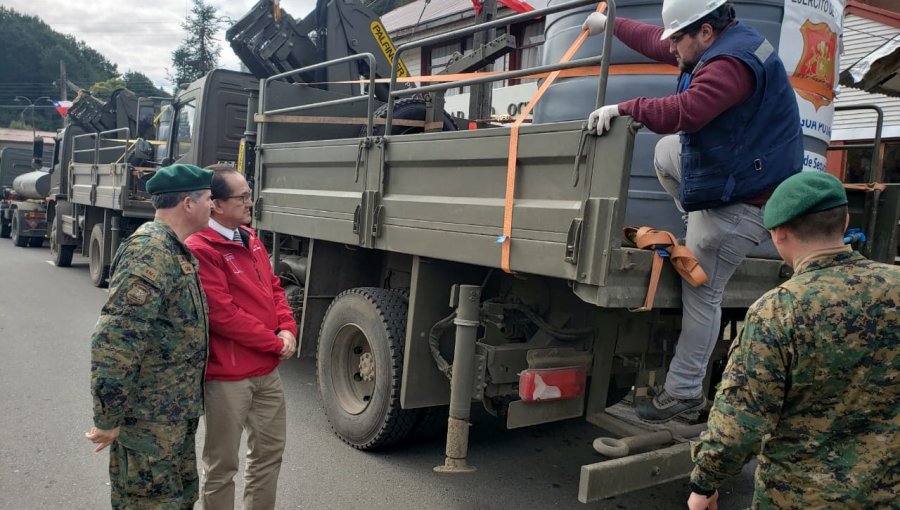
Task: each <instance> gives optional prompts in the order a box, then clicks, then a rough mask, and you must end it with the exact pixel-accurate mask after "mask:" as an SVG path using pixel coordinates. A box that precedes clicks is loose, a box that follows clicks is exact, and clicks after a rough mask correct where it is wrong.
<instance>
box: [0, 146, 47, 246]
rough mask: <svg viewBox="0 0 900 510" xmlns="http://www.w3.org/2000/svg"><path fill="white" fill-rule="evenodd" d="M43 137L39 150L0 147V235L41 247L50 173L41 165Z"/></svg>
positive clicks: (44, 233) (45, 220) (16, 241)
mask: <svg viewBox="0 0 900 510" xmlns="http://www.w3.org/2000/svg"><path fill="white" fill-rule="evenodd" d="M43 143H44V142H43V139H42V138H40V137H37V138H35V140H34V146H35V147H36V148H39V150H38V151H28V150H27V149H15V148H9V147H7V148H4V149H0V237H4V238H12V241H13V244H15V245H16V246H20V247H24V246H31V247H39V246H41V245H43V244H44V239H45V238H46V236H47V203H46V198H47V193H48V191H49V174H48V173H47V172H48V169H47V168H42V162H41V159H40V154H41V153H43Z"/></svg>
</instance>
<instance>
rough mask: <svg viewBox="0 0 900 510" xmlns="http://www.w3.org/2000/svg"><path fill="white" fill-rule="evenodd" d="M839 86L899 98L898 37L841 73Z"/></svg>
mask: <svg viewBox="0 0 900 510" xmlns="http://www.w3.org/2000/svg"><path fill="white" fill-rule="evenodd" d="M841 85H846V86H848V87H854V88H858V89H862V90H865V91H866V92H872V93H876V94H884V95H886V96H894V97H900V35H898V36H897V37H895V38H893V39H891V40H890V41H888V42H886V43H884V44H883V45H881V46H880V47H878V48H877V49H875V50H874V51H872V52H871V53H869V54H868V55H866V56H865V57H863V58H862V59H861V60H860V61H859V62H857V63H855V64H853V66H852V67H850V68H849V69H846V70H844V71H843V72H841Z"/></svg>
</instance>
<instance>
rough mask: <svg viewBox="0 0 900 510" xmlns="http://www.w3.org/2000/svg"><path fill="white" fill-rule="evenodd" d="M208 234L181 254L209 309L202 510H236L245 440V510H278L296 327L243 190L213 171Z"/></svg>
mask: <svg viewBox="0 0 900 510" xmlns="http://www.w3.org/2000/svg"><path fill="white" fill-rule="evenodd" d="M213 169H214V170H215V173H214V174H213V178H212V185H211V191H212V202H213V206H212V214H211V217H210V220H209V227H208V228H206V229H205V230H202V231H200V232H197V233H196V234H193V235H192V236H190V237H189V238H188V239H187V241H186V244H187V245H188V247H189V248H190V249H191V251H192V252H193V253H194V256H195V257H197V259H198V260H199V262H200V271H199V272H200V282H201V284H202V285H203V290H204V291H205V292H206V297H207V301H208V303H209V361H208V364H207V369H206V388H205V392H204V396H205V399H206V402H205V403H206V415H205V423H206V439H205V441H204V444H203V470H202V474H203V488H202V491H201V501H202V503H203V508H206V509H213V510H229V509H233V508H234V475H235V474H237V471H238V463H239V449H240V443H241V434H242V432H243V430H244V429H246V430H247V448H248V452H247V467H246V472H245V474H244V480H245V487H244V508H245V509H246V510H259V509H272V508H275V492H276V487H277V484H278V473H279V471H280V470H281V456H282V453H283V452H284V443H285V435H286V425H285V414H286V413H285V403H284V390H283V389H282V386H281V378H280V377H279V375H278V364H279V363H280V362H281V360H284V359H287V358H289V357H290V356H292V355H293V354H294V353H295V352H296V348H297V347H296V346H297V343H296V335H297V324H296V323H295V322H294V316H293V313H292V312H291V308H290V306H288V303H287V300H286V299H285V297H284V289H282V288H281V285H280V284H279V280H278V277H277V276H275V275H274V274H273V272H272V267H271V265H270V263H269V255H268V253H267V252H266V249H265V247H263V244H262V242H261V241H260V240H259V238H258V237H256V236H255V235H254V233H253V231H252V230H251V229H249V228H247V227H245V226H243V225H246V224H247V223H249V222H250V206H251V197H252V195H251V193H250V187H249V186H248V185H247V180H246V179H244V176H242V175H241V174H239V173H238V172H237V171H235V170H234V169H233V168H230V167H213Z"/></svg>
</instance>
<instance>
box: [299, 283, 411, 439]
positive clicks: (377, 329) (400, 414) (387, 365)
mask: <svg viewBox="0 0 900 510" xmlns="http://www.w3.org/2000/svg"><path fill="white" fill-rule="evenodd" d="M406 313H407V304H406V302H405V301H404V300H403V297H402V296H400V295H399V294H397V293H395V292H392V291H389V290H385V289H380V288H375V287H358V288H355V289H350V290H347V291H344V292H342V293H341V294H340V295H338V297H336V298H335V299H334V301H332V303H331V306H329V307H328V311H326V312H325V318H324V320H323V321H322V329H321V330H320V332H319V345H318V360H317V362H316V363H317V369H318V370H317V375H318V379H319V392H320V393H321V395H322V402H323V404H324V406H325V414H326V416H327V417H328V421H329V423H331V428H332V430H334V433H335V434H337V436H338V437H340V438H341V440H343V441H344V442H345V443H347V444H349V445H350V446H352V447H354V448H357V449H359V450H376V449H382V448H386V447H388V446H391V445H394V444H396V443H398V442H400V441H402V440H403V439H405V438H406V436H407V435H408V434H409V432H410V430H411V429H412V427H413V425H414V424H415V423H416V419H417V417H418V412H417V411H416V410H404V409H401V407H400V388H401V380H402V375H403V349H404V342H405V340H406Z"/></svg>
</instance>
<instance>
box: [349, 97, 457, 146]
mask: <svg viewBox="0 0 900 510" xmlns="http://www.w3.org/2000/svg"><path fill="white" fill-rule="evenodd" d="M387 107H388V105H386V104H385V105H382V106H381V107H380V108H378V109H377V110H375V118H376V119H384V118H387ZM426 111H427V109H426V108H425V100H424V99H419V98H418V97H404V98H403V99H400V100H399V101H397V102H395V103H394V118H395V119H403V120H425V113H426ZM424 131H425V130H424V129H422V128H421V127H418V126H391V134H392V135H411V134H415V133H422V132H424ZM441 131H456V124H454V123H453V119H451V118H450V115H449V114H447V112H444V118H443V127H442V128H441ZM359 136H366V128H365V126H363V128H362V129H361V130H360V132H359ZM372 136H384V125H375V126H373V127H372Z"/></svg>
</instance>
